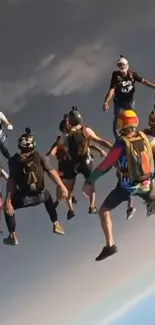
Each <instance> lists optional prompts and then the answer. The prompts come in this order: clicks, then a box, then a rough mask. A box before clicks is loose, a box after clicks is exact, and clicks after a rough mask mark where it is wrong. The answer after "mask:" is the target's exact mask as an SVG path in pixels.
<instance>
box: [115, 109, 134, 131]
mask: <svg viewBox="0 0 155 325" xmlns="http://www.w3.org/2000/svg"><path fill="white" fill-rule="evenodd" d="M138 124H139V118H138V116H137V114H136V113H135V111H133V110H131V109H129V110H121V111H120V112H119V114H118V118H117V129H118V130H119V131H121V130H124V129H127V128H137V127H138Z"/></svg>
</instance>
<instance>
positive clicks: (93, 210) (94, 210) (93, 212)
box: [88, 207, 98, 214]
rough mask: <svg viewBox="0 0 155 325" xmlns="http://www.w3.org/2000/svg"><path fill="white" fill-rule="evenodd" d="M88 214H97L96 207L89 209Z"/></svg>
mask: <svg viewBox="0 0 155 325" xmlns="http://www.w3.org/2000/svg"><path fill="white" fill-rule="evenodd" d="M88 213H89V214H97V213H98V210H97V208H96V207H89V210H88Z"/></svg>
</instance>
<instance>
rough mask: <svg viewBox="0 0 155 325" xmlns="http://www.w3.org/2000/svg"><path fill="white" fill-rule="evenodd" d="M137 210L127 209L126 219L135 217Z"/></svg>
mask: <svg viewBox="0 0 155 325" xmlns="http://www.w3.org/2000/svg"><path fill="white" fill-rule="evenodd" d="M135 212H136V209H135V208H130V209H128V210H126V219H127V220H130V219H131V218H132V217H133V215H134V214H135Z"/></svg>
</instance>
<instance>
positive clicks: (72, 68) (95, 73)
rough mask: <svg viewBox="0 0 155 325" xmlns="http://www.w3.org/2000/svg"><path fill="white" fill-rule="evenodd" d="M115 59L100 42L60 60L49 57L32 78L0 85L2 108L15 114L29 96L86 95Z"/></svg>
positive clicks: (113, 53)
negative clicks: (79, 93) (33, 94)
mask: <svg viewBox="0 0 155 325" xmlns="http://www.w3.org/2000/svg"><path fill="white" fill-rule="evenodd" d="M115 57H116V52H115V48H114V47H113V46H110V45H109V46H107V45H106V44H105V43H104V41H103V40H97V41H96V42H94V43H92V44H87V45H81V46H78V47H77V48H76V49H75V50H74V51H73V52H72V53H70V54H69V55H68V56H67V55H66V56H64V57H63V58H57V57H56V55H55V54H54V53H52V54H49V56H46V57H45V58H42V59H41V61H40V63H39V65H37V67H35V68H34V71H33V72H32V75H31V76H29V77H27V78H25V79H20V80H17V81H15V82H6V81H5V82H3V81H0V97H1V105H2V106H3V107H6V109H8V110H9V109H11V110H14V111H18V110H19V109H21V108H22V107H24V105H25V104H26V101H27V99H28V97H29V95H30V94H31V93H35V94H38V93H42V94H44V95H47V96H49V95H53V96H61V95H69V94H71V93H73V92H75V91H78V92H81V93H86V92H89V91H91V90H92V89H93V88H95V87H97V86H98V84H99V83H100V81H101V79H104V78H105V77H106V74H107V73H108V71H109V69H110V67H111V62H113V60H114V58H115Z"/></svg>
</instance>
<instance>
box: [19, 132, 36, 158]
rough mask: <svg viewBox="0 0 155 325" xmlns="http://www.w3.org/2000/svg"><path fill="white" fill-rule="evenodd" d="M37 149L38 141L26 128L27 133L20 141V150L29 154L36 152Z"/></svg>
mask: <svg viewBox="0 0 155 325" xmlns="http://www.w3.org/2000/svg"><path fill="white" fill-rule="evenodd" d="M35 147H36V140H35V138H34V136H33V134H32V133H31V129H30V128H25V133H24V134H22V135H21V136H20V138H19V139H18V148H19V149H20V150H21V151H22V152H25V153H27V152H31V151H34V149H35Z"/></svg>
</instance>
